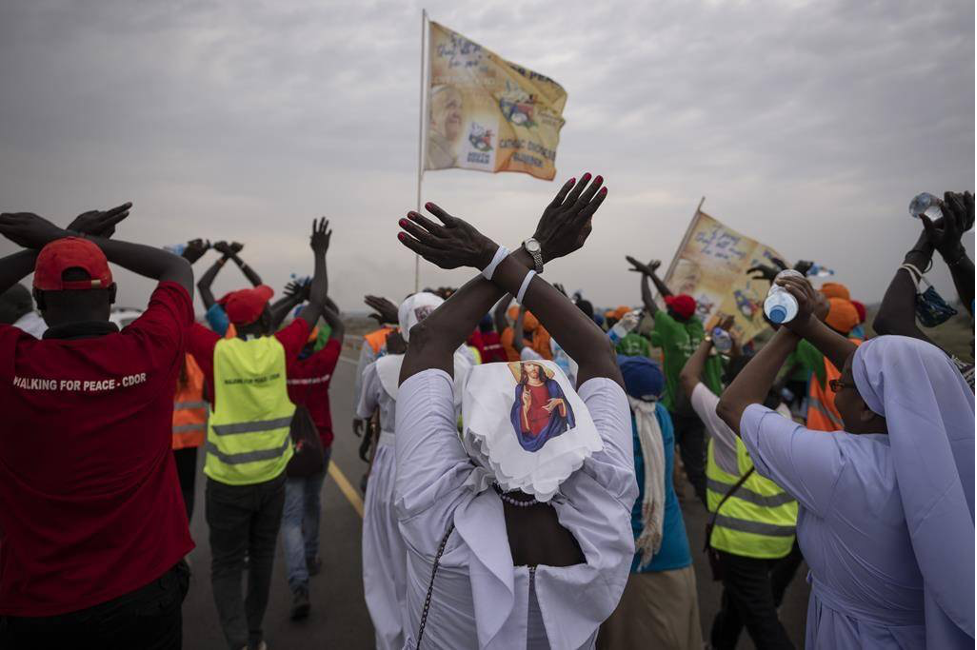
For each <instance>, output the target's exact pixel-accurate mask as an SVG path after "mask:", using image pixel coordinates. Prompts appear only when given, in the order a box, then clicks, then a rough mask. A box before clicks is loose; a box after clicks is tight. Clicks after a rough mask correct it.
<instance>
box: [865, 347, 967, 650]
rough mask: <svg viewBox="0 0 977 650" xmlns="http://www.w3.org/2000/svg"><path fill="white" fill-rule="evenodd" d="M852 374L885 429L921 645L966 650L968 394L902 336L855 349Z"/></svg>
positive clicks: (940, 358) (933, 351)
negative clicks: (919, 609) (912, 559)
mask: <svg viewBox="0 0 977 650" xmlns="http://www.w3.org/2000/svg"><path fill="white" fill-rule="evenodd" d="M852 374H853V376H854V378H855V385H856V386H857V388H858V393H859V395H861V397H862V399H863V400H865V404H866V405H868V407H869V408H870V409H872V411H874V412H875V413H878V414H879V415H881V416H883V417H884V418H885V421H886V427H887V428H888V431H889V446H890V448H891V450H892V462H893V468H894V470H895V475H896V481H897V482H898V484H899V494H900V497H901V499H902V507H903V511H904V512H905V516H906V523H907V525H908V526H909V534H910V537H911V538H912V544H913V551H914V553H915V555H916V561H917V562H918V563H919V569H920V572H921V573H922V575H923V585H924V587H923V596H924V608H925V616H926V638H927V643H926V645H927V647H930V648H951V647H963V646H968V647H973V638H974V582H973V576H974V394H973V393H972V392H971V391H970V388H969V387H968V386H967V383H966V382H965V381H964V379H963V376H962V375H961V374H960V372H959V371H958V370H957V368H956V366H954V364H953V362H952V361H951V360H950V358H949V357H947V355H946V354H945V353H944V352H943V351H942V350H940V349H939V348H936V347H934V346H933V345H930V344H929V343H926V342H924V341H920V340H917V339H912V338H907V337H904V336H881V337H879V338H876V339H873V340H870V341H868V342H866V343H864V344H862V345H861V346H859V348H858V350H857V351H856V352H855V357H854V359H853V360H852ZM964 635H966V636H964ZM967 637H969V640H968V638H967ZM961 644H963V645H961Z"/></svg>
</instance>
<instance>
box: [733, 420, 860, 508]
mask: <svg viewBox="0 0 977 650" xmlns="http://www.w3.org/2000/svg"><path fill="white" fill-rule="evenodd" d="M740 434H741V435H742V437H743V444H744V445H745V446H746V450H747V451H748V452H749V453H750V458H751V459H752V460H753V465H754V466H755V467H756V471H757V472H759V474H760V475H761V476H763V477H765V478H768V479H770V480H771V481H773V482H774V483H776V484H777V485H779V486H780V487H781V488H782V489H783V490H784V492H786V493H787V494H789V495H791V496H792V497H794V498H795V499H797V502H798V503H800V504H801V505H803V506H804V507H805V508H807V509H808V510H811V511H812V512H814V513H816V514H818V515H819V516H823V515H824V513H826V512H828V511H829V510H830V509H831V499H832V496H833V494H834V488H835V485H836V484H837V483H838V478H839V476H840V475H841V472H842V471H843V470H844V468H845V465H846V463H847V458H846V455H845V453H844V452H845V449H844V445H842V444H841V443H842V441H843V440H844V437H845V436H848V435H849V434H847V433H845V432H844V431H835V432H830V433H829V432H827V431H811V430H810V429H806V428H804V427H802V426H801V425H799V424H797V423H796V422H794V421H792V420H789V419H787V418H785V417H783V416H782V415H780V414H779V413H777V412H776V411H771V410H770V409H768V408H767V407H765V406H763V405H762V404H750V405H749V406H748V407H746V410H745V411H743V417H742V419H741V420H740Z"/></svg>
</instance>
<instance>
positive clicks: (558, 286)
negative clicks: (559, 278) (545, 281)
mask: <svg viewBox="0 0 977 650" xmlns="http://www.w3.org/2000/svg"><path fill="white" fill-rule="evenodd" d="M553 288H554V289H556V290H557V291H559V292H560V293H562V294H563V295H564V297H569V296H567V290H566V288H565V287H564V286H563V285H562V284H560V283H559V282H554V283H553Z"/></svg>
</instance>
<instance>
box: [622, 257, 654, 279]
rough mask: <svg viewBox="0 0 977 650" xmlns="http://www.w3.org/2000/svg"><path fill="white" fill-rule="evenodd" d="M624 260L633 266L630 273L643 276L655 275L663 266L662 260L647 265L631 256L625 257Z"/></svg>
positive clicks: (652, 261)
mask: <svg viewBox="0 0 977 650" xmlns="http://www.w3.org/2000/svg"><path fill="white" fill-rule="evenodd" d="M624 259H626V260H627V261H628V264H630V265H631V268H630V269H628V270H629V271H631V272H633V273H641V274H642V275H654V274H655V272H656V271H657V270H658V267H659V266H661V265H662V263H661V260H651V261H650V262H648V263H647V264H644V263H643V262H639V261H638V260H637V259H636V258H634V257H631V256H630V255H625V256H624Z"/></svg>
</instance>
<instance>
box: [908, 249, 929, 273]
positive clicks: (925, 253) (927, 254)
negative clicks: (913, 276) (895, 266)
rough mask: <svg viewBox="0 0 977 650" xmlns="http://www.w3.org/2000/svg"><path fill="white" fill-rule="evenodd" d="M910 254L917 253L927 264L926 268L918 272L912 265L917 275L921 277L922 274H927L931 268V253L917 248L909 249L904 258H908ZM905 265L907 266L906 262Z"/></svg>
mask: <svg viewBox="0 0 977 650" xmlns="http://www.w3.org/2000/svg"><path fill="white" fill-rule="evenodd" d="M911 253H919V254H920V255H922V256H924V257H925V258H926V260H927V261H928V262H929V264H927V265H926V268H925V269H924V270H923V271H920V270H919V269H918V268H916V267H915V265H914V266H913V268H914V269H916V272H917V273H919V274H920V275H922V274H923V273H929V272H930V270H931V269H932V268H933V251H923V250H919V249H918V248H911V249H909V252H908V253H906V256H907V257H908V256H909V255H910V254H911ZM906 263H907V264H908V262H906Z"/></svg>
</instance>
